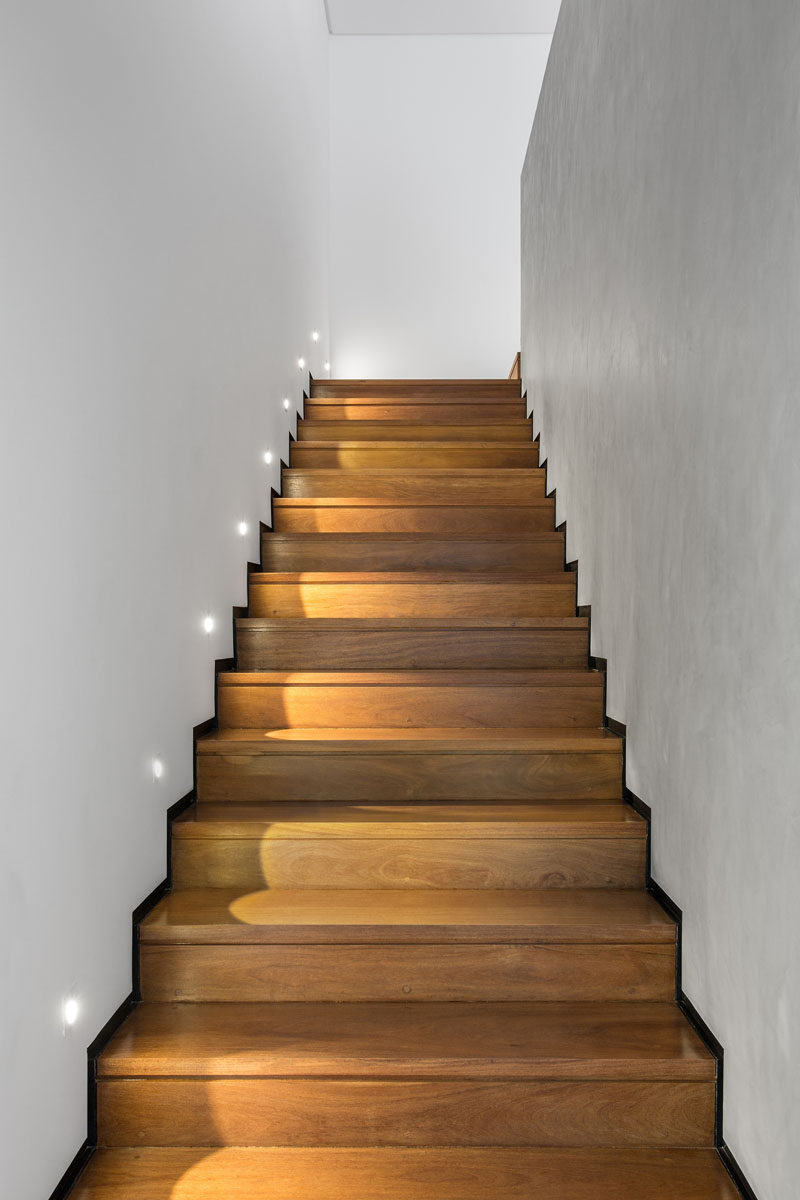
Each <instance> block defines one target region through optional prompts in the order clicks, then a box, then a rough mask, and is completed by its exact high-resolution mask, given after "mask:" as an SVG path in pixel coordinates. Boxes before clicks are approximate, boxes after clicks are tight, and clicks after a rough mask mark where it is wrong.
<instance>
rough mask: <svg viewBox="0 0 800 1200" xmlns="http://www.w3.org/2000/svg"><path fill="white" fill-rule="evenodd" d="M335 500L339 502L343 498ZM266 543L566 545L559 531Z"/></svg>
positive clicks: (333, 536)
mask: <svg viewBox="0 0 800 1200" xmlns="http://www.w3.org/2000/svg"><path fill="white" fill-rule="evenodd" d="M333 499H336V500H339V497H334V498H333ZM263 537H264V539H265V541H269V542H286V543H288V544H289V545H310V544H312V543H319V544H320V545H329V546H335V545H337V544H343V543H346V544H347V545H353V544H355V545H356V546H358V545H362V544H366V543H367V542H378V543H380V544H384V545H395V544H396V545H400V546H406V545H412V546H413V545H417V544H419V545H422V546H426V545H428V544H429V543H431V542H433V543H436V542H442V541H455V542H459V543H465V544H467V545H469V544H470V543H472V542H479V543H484V542H485V543H487V544H488V545H492V546H493V545H497V543H498V542H500V543H502V544H503V545H510V546H519V547H520V548H522V549H527V548H530V547H534V546H552V545H554V544H556V543H558V544H563V542H564V534H563V533H559V532H558V531H557V530H555V529H554V530H552V531H550V530H548V531H546V532H532V533H498V534H496V535H495V534H492V535H491V536H489V535H488V534H482V535H481V534H470V533H460V534H453V535H452V536H451V535H449V534H448V535H447V537H446V538H445V537H444V536H443V535H442V534H441V533H305V532H304V533H273V532H267V533H265V534H264V535H263Z"/></svg>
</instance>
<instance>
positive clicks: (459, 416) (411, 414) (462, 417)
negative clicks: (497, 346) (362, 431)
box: [303, 400, 527, 437]
mask: <svg viewBox="0 0 800 1200" xmlns="http://www.w3.org/2000/svg"><path fill="white" fill-rule="evenodd" d="M303 414H304V416H305V417H306V419H307V420H317V421H347V422H348V425H349V428H350V429H353V430H354V434H353V436H355V437H358V436H359V435H358V434H357V433H356V432H355V428H357V426H358V423H359V422H360V421H364V422H367V421H373V422H374V421H425V422H428V421H430V422H433V423H437V422H439V423H441V422H442V421H445V422H450V423H455V422H459V421H464V422H465V423H468V424H469V423H477V424H480V423H481V422H483V421H518V420H521V419H523V418H525V417H526V416H527V413H526V412H525V404H524V402H523V401H522V400H512V401H509V403H505V402H504V401H502V400H492V401H489V402H488V403H486V404H481V403H480V401H474V402H472V403H470V402H469V401H465V402H464V403H462V404H450V403H445V402H444V401H434V402H433V403H430V404H426V403H425V402H424V401H419V402H417V403H414V402H413V401H409V402H408V403H407V404H403V405H400V404H392V403H382V402H381V401H380V400H378V401H376V402H375V403H373V404H370V403H368V402H366V401H359V402H357V403H350V404H347V403H344V402H342V403H339V402H337V401H334V400H326V401H321V400H319V401H318V400H309V401H307V403H306V404H305V406H304V409H303ZM354 427H355V428H354Z"/></svg>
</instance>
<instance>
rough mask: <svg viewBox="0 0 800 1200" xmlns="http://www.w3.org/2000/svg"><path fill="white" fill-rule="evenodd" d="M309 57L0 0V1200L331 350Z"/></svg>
mask: <svg viewBox="0 0 800 1200" xmlns="http://www.w3.org/2000/svg"><path fill="white" fill-rule="evenodd" d="M327 42H328V32H327V27H326V24H325V18H324V12H323V8H322V5H321V3H320V2H319V0H291V3H282V4H264V3H263V2H262V0H237V3H235V4H221V3H217V2H212V0H170V3H169V4H162V3H154V2H148V3H142V2H141V0H118V2H117V3H114V4H111V5H109V4H106V3H103V2H102V0H71V3H69V4H65V3H63V2H62V0H51V2H46V0H6V2H5V3H4V5H3V11H2V30H1V31H0V60H2V61H0V93H2V94H1V95H0V160H1V161H2V164H3V194H2V208H3V220H2V231H1V232H0V238H2V244H1V245H0V261H2V285H1V286H2V310H3V311H2V313H1V314H0V319H1V323H2V328H3V337H2V347H1V348H0V397H1V399H0V403H2V407H3V434H2V439H0V460H2V461H1V462H0V489H2V501H1V502H0V513H2V522H3V527H4V528H3V541H2V544H3V564H4V568H5V572H4V581H3V587H2V589H0V613H1V614H2V615H1V616H0V628H2V631H3V652H2V658H3V686H2V689H0V706H2V712H0V730H2V735H1V737H2V774H3V785H2V792H3V802H2V833H1V834H0V859H1V860H2V862H1V864H0V911H1V912H2V929H3V932H2V939H1V940H2V949H1V950H0V962H1V963H2V971H3V984H2V988H0V1041H1V1042H2V1051H1V1057H0V1103H1V1104H2V1112H0V1139H2V1143H3V1144H2V1149H1V1150H0V1161H1V1162H2V1168H0V1176H2V1179H1V1181H0V1191H1V1192H2V1194H3V1195H4V1196H6V1197H8V1198H9V1200H43V1197H46V1196H47V1195H49V1194H50V1191H51V1189H52V1188H53V1186H54V1185H55V1183H56V1182H57V1180H58V1179H59V1177H60V1176H61V1174H62V1172H63V1171H64V1169H65V1168H66V1166H67V1164H68V1163H69V1161H70V1160H71V1158H72V1156H73V1155H74V1154H75V1152H76V1150H77V1149H78V1147H79V1145H80V1144H81V1143H82V1141H83V1139H84V1137H85V1135H86V1046H87V1044H88V1042H89V1041H90V1040H91V1039H92V1038H93V1037H94V1036H95V1034H96V1033H97V1032H98V1031H99V1029H100V1028H101V1027H102V1025H103V1024H104V1022H105V1021H106V1020H107V1018H108V1017H109V1016H110V1015H111V1014H112V1013H113V1012H114V1010H115V1009H116V1008H117V1006H118V1005H119V1003H120V1002H121V1001H122V1000H123V998H124V997H125V996H126V995H127V993H128V992H129V991H130V986H131V977H130V953H131V940H130V939H131V932H130V917H131V910H132V909H133V908H134V907H135V906H136V905H137V904H138V903H139V902H140V901H141V900H142V899H143V898H144V897H145V896H146V895H147V894H148V892H150V890H151V889H152V888H153V887H154V886H155V885H156V884H157V883H158V882H159V881H160V880H161V879H162V878H163V876H164V872H165V862H164V850H165V816H164V814H165V810H166V808H167V807H168V805H169V804H171V803H172V802H173V801H175V800H177V799H178V798H179V797H180V796H182V795H183V794H184V793H186V792H187V791H188V790H189V789H190V787H191V785H192V744H191V729H192V726H193V725H194V724H195V723H197V722H200V721H202V720H204V719H206V718H207V717H209V716H210V715H212V713H213V707H214V698H213V661H214V658H215V657H219V656H224V655H227V654H230V652H231V605H232V604H237V603H239V604H241V603H243V602H244V601H245V596H246V591H245V583H246V569H245V564H246V560H247V558H248V557H249V558H257V557H258V550H257V542H258V520H259V518H260V517H261V518H264V517H266V516H267V512H268V488H269V485H270V484H275V483H277V479H278V471H279V461H278V460H279V455H280V453H285V451H286V447H287V436H288V435H287V431H288V427H289V421H290V416H289V415H288V414H286V413H284V411H283V407H282V404H281V400H282V397H283V396H284V395H288V396H290V397H291V398H292V402H293V404H294V403H295V402H298V403H299V401H300V398H301V394H302V380H303V376H302V374H301V372H300V371H299V370H298V369H297V366H296V360H297V358H298V357H299V356H300V355H303V356H304V357H305V358H306V359H308V360H309V362H310V364H311V365H312V369H315V370H317V371H320V369H321V363H322V361H323V359H324V358H325V357H326V356H327V353H328V348H329V347H328V341H327V310H326V297H327V281H326V266H327V257H328V250H327V234H326V230H327V214H326V193H327V114H326V99H327V77H326V56H327ZM314 328H317V329H319V330H321V331H322V338H321V340H320V342H319V345H318V346H316V347H315V346H313V345H312V343H311V341H310V334H311V331H312V329H314ZM268 446H271V447H272V448H273V449H274V451H275V452H276V453H275V457H274V460H273V463H272V466H271V467H267V466H265V464H264V461H263V453H264V450H265V449H266V448H267V447H268ZM243 519H246V520H247V521H248V522H249V532H248V535H247V536H246V537H245V538H242V537H241V536H240V535H239V533H238V523H239V522H240V521H241V520H243ZM12 562H13V564H14V566H13V570H12V569H11V568H10V567H9V564H10V563H12ZM208 613H210V614H213V615H214V616H215V617H216V618H217V624H216V627H215V630H214V632H213V633H212V634H211V635H209V636H207V635H206V634H205V633H203V631H202V628H201V623H202V621H203V618H204V616H206V615H207V614H208ZM155 757H158V758H160V759H162V760H163V762H164V774H163V777H162V779H161V780H160V781H158V782H157V783H156V782H155V781H154V779H153V769H152V760H153V759H154V758H155ZM72 994H74V996H75V997H76V999H78V1001H79V1003H80V1013H79V1016H78V1019H77V1021H76V1023H75V1025H74V1026H73V1027H72V1029H71V1030H70V1032H69V1033H68V1035H67V1036H66V1037H64V1036H62V1004H63V1001H64V999H65V998H66V997H68V996H70V995H72Z"/></svg>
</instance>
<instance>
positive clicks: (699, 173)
mask: <svg viewBox="0 0 800 1200" xmlns="http://www.w3.org/2000/svg"><path fill="white" fill-rule="evenodd" d="M798 64H800V8H798V6H797V4H796V3H794V2H793V0H770V3H769V4H758V5H757V4H754V3H751V2H750V0H704V3H702V4H689V3H685V2H684V0H659V3H658V4H642V3H640V2H639V0H604V2H603V3H602V4H586V3H582V2H581V0H564V4H563V5H562V9H561V15H560V17H559V22H558V26H557V28H556V33H555V36H554V40H553V47H552V53H551V56H550V61H549V64H548V67H547V73H546V76H545V81H544V85H543V88H542V92H541V97H540V101H539V107H538V111H537V114H536V119H535V122H534V125H533V131H532V135H531V140H530V145H529V148H528V154H527V159H526V163H525V169H524V172H523V181H522V252H523V268H522V300H523V303H522V311H523V316H522V328H523V332H522V349H523V371H524V378H525V384H526V386H527V389H528V396H529V399H530V401H531V403H532V406H533V412H534V416H535V424H536V425H537V426H540V427H541V431H542V447H543V450H542V453H543V455H546V456H547V459H548V464H549V469H550V475H549V482H550V484H551V485H556V486H557V489H558V520H559V521H561V520H563V519H565V518H566V519H567V523H568V555H569V557H570V558H577V559H579V561H580V574H579V587H580V602H581V603H589V604H591V606H592V641H593V646H592V649H593V652H594V653H595V654H597V655H601V656H605V657H607V659H608V662H609V677H608V711H609V714H610V715H611V716H612V717H615V718H617V719H618V720H621V721H624V722H625V723H626V724H627V729H628V753H627V774H628V783H629V786H630V787H631V788H632V790H633V791H634V792H636V793H637V794H638V795H639V796H641V798H642V799H643V800H644V801H645V802H646V803H648V804H649V805H651V806H652V810H653V875H654V877H655V879H656V880H657V881H658V882H659V883H660V884H661V885H662V887H664V888H665V889H666V891H667V892H668V893H669V894H670V895H671V896H672V897H673V899H674V900H675V901H676V902H677V904H678V905H679V906H680V907H681V908H682V909H683V913H684V959H683V968H684V979H683V984H684V988H685V991H686V993H687V995H688V997H689V998H690V1000H691V1001H692V1002H693V1003H694V1004H695V1006H696V1007H697V1009H698V1010H699V1012H700V1014H701V1015H702V1017H703V1018H704V1019H705V1020H706V1021H707V1023H708V1024H709V1025H710V1026H711V1028H712V1029H713V1030H714V1032H715V1033H716V1034H717V1036H718V1037H719V1039H720V1041H721V1042H722V1044H723V1045H724V1047H725V1129H724V1134H725V1139H726V1141H727V1142H728V1144H729V1145H730V1147H731V1149H732V1150H733V1153H734V1154H735V1156H736V1158H737V1159H738V1161H739V1162H740V1164H741V1166H742V1167H743V1169H744V1171H745V1173H746V1175H747V1176H748V1178H749V1180H750V1182H751V1183H752V1184H753V1186H754V1187H755V1189H756V1192H757V1193H758V1195H759V1197H760V1198H761V1200H790V1197H793V1196H795V1195H796V1194H797V1181H798V1178H800V1142H798V1138H797V1130H798V1128H799V1127H800V941H799V940H798V934H797V912H798V910H800V871H798V861H800V800H799V798H798V797H799V792H798V777H799V776H800V740H798V736H797V731H798V729H799V728H800V625H799V624H798V613H799V612H800V556H798V527H799V526H800V457H799V456H798V451H797V447H798V444H800V404H799V403H798V395H800V338H798V328H799V327H800V204H799V203H798V197H799V196H800V156H798V152H797V151H798V145H799V144H800V71H798ZM536 69H537V66H536V64H535V63H532V70H536Z"/></svg>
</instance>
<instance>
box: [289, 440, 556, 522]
mask: <svg viewBox="0 0 800 1200" xmlns="http://www.w3.org/2000/svg"><path fill="white" fill-rule="evenodd" d="M298 449H299V446H298V447H295V448H294V449H293V451H292V463H293V464H294V465H293V466H292V467H290V468H288V469H284V471H283V489H282V496H283V497H286V498H288V499H292V498H295V499H298V498H303V497H306V498H308V497H331V498H332V497H337V496H338V497H340V498H346V499H354V498H355V499H357V498H361V499H362V500H365V501H366V500H371V501H372V502H373V503H374V502H375V500H376V499H377V498H383V499H386V500H389V501H391V503H392V504H394V505H404V506H411V507H413V506H414V505H417V504H437V503H449V504H470V503H471V504H476V505H478V507H483V505H485V504H519V503H524V502H525V501H526V500H536V499H539V500H542V499H544V489H545V477H544V476H545V473H544V471H543V470H542V469H541V468H539V467H537V466H534V464H533V463H531V464H530V469H520V468H506V469H497V470H492V469H491V468H487V467H480V466H473V467H467V466H465V465H462V466H460V467H458V466H451V467H447V466H440V467H438V468H436V469H434V467H433V466H432V467H431V468H430V469H428V470H425V471H423V470H420V469H419V467H420V463H419V460H418V459H416V454H417V449H416V447H415V448H414V456H415V462H412V463H410V464H407V465H406V466H401V467H392V466H391V465H390V464H388V463H385V464H383V465H381V464H374V465H373V466H372V467H366V466H362V467H360V468H359V467H349V468H345V467H343V466H340V467H337V466H336V465H335V464H333V465H331V464H327V465H325V464H323V463H321V462H319V463H315V464H313V465H312V464H309V465H308V466H305V467H302V468H301V467H300V466H299V465H298V463H297V452H298Z"/></svg>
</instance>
